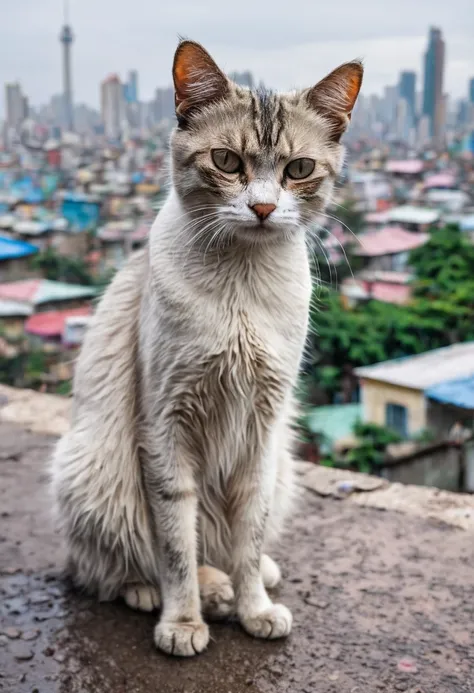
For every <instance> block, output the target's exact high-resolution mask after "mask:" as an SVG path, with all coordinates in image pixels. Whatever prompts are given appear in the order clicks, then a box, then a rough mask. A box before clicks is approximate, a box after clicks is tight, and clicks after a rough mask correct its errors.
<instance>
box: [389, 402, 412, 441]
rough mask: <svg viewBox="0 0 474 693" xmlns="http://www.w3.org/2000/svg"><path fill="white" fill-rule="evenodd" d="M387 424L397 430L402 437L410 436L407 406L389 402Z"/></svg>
mask: <svg viewBox="0 0 474 693" xmlns="http://www.w3.org/2000/svg"><path fill="white" fill-rule="evenodd" d="M385 424H386V425H387V426H388V428H391V429H392V430H393V431H396V432H397V433H398V434H400V435H401V436H402V438H407V437H408V415H407V408H406V407H403V406H402V405H401V404H391V403H387V404H386V405H385Z"/></svg>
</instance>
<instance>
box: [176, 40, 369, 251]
mask: <svg viewBox="0 0 474 693" xmlns="http://www.w3.org/2000/svg"><path fill="white" fill-rule="evenodd" d="M362 74H363V69H362V65H361V63H360V62H351V63H346V64H345V65H341V66H340V67H338V68H337V69H336V70H334V71H333V72H331V73H330V74H329V75H328V76H327V77H325V78H324V79H323V80H322V81H320V82H319V83H318V84H316V86H313V87H311V88H309V89H306V90H304V91H300V92H295V93H290V94H276V93H273V92H271V91H267V90H263V89H262V90H257V91H250V90H249V89H246V88H242V87H240V86H238V85H236V84H234V83H233V82H231V81H230V80H229V79H228V78H227V77H226V75H225V74H224V73H223V72H222V71H221V70H220V69H219V67H218V66H217V65H216V63H215V62H214V60H213V59H212V58H211V56H210V55H209V54H208V53H207V51H205V50H204V48H202V46H200V45H199V44H197V43H194V42H192V41H183V42H182V43H181V44H180V45H179V47H178V49H177V51H176V54H175V59H174V65H173V79H174V86H175V100H176V115H177V119H178V125H177V128H176V129H175V130H174V133H173V136H172V146H171V149H172V171H173V182H174V187H175V189H176V191H177V194H178V195H179V197H180V200H181V203H182V205H183V206H184V208H185V209H186V210H187V211H188V212H190V213H191V214H192V215H193V216H199V217H201V218H202V223H201V224H200V228H199V233H200V234H201V235H202V234H203V226H202V224H203V223H205V224H206V230H205V231H204V233H205V234H207V235H211V236H215V237H216V238H217V237H218V236H222V234H225V236H226V237H230V236H229V234H231V235H232V236H233V237H235V236H236V235H237V236H239V237H241V238H244V239H248V240H250V241H256V240H259V239H265V240H271V239H273V238H274V239H276V238H279V237H280V238H281V236H282V235H284V236H286V237H288V235H290V234H293V233H295V232H296V231H297V230H298V229H301V228H304V227H305V226H306V227H307V226H308V224H311V222H312V220H313V219H314V217H315V216H316V215H317V214H318V212H320V211H321V210H323V209H324V207H325V205H326V204H327V202H328V198H329V196H330V194H331V192H332V189H333V185H334V182H335V179H336V177H337V175H338V173H339V172H340V169H341V166H342V162H343V154H344V148H343V146H342V145H341V143H340V140H341V137H342V135H343V133H344V131H345V129H346V127H347V125H348V123H349V120H350V116H351V112H352V109H353V107H354V104H355V101H356V98H357V95H358V93H359V89H360V86H361V82H362ZM192 228H196V226H194V225H191V226H190V229H192Z"/></svg>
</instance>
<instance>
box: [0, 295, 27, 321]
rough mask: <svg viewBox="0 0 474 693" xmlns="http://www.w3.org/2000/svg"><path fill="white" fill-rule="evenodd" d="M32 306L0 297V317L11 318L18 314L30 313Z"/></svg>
mask: <svg viewBox="0 0 474 693" xmlns="http://www.w3.org/2000/svg"><path fill="white" fill-rule="evenodd" d="M32 312H33V306H31V305H28V303H21V302H20V301H7V300H3V299H1V298H0V317H2V318H13V317H17V316H20V315H26V316H28V315H31V313H32Z"/></svg>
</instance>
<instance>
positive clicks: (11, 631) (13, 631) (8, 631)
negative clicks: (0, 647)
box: [2, 628, 21, 640]
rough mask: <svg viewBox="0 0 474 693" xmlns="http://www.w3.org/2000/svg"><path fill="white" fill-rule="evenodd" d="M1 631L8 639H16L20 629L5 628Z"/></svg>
mask: <svg viewBox="0 0 474 693" xmlns="http://www.w3.org/2000/svg"><path fill="white" fill-rule="evenodd" d="M2 633H3V635H6V636H7V638H10V640H16V639H17V638H19V637H20V635H21V630H18V628H5V629H4V630H3V631H2Z"/></svg>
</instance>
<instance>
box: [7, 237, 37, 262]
mask: <svg viewBox="0 0 474 693" xmlns="http://www.w3.org/2000/svg"><path fill="white" fill-rule="evenodd" d="M37 252H38V248H37V247H36V246H34V245H31V243H25V242H24V241H14V240H13V239H12V238H5V237H4V236H0V260H14V259H15V258H19V257H27V256H28V255H33V254H34V253H37Z"/></svg>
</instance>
